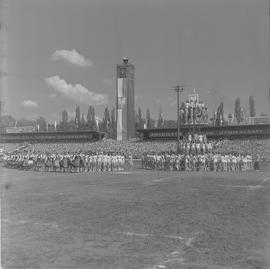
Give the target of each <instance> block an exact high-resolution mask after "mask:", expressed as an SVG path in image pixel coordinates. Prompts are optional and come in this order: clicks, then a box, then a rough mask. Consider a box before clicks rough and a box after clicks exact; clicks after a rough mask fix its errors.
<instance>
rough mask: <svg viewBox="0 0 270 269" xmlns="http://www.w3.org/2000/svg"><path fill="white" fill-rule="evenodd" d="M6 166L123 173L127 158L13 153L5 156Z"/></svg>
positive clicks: (40, 169)
mask: <svg viewBox="0 0 270 269" xmlns="http://www.w3.org/2000/svg"><path fill="white" fill-rule="evenodd" d="M3 161H4V166H6V167H9V168H17V169H23V170H34V171H40V172H63V173H66V172H90V171H91V172H104V171H122V170H124V165H125V156H123V155H121V154H112V153H102V152H101V153H64V154H57V153H56V154H50V153H35V152H23V153H11V154H5V155H4V156H3Z"/></svg>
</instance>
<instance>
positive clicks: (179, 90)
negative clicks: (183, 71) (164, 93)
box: [171, 85, 185, 153]
mask: <svg viewBox="0 0 270 269" xmlns="http://www.w3.org/2000/svg"><path fill="white" fill-rule="evenodd" d="M184 89H185V85H181V86H179V85H177V86H174V87H172V88H171V90H174V91H175V92H176V93H177V107H176V109H177V111H176V117H177V153H180V119H179V110H180V101H179V97H180V93H181V92H183V91H184Z"/></svg>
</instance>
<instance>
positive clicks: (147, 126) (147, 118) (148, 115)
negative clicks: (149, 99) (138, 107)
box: [146, 108, 151, 129]
mask: <svg viewBox="0 0 270 269" xmlns="http://www.w3.org/2000/svg"><path fill="white" fill-rule="evenodd" d="M150 125H151V116H150V110H149V108H147V110H146V128H147V129H148V128H151V127H150Z"/></svg>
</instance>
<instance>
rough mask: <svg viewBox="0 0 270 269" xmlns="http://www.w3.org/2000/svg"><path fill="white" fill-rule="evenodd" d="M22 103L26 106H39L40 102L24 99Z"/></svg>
mask: <svg viewBox="0 0 270 269" xmlns="http://www.w3.org/2000/svg"><path fill="white" fill-rule="evenodd" d="M22 105H23V106H25V107H38V103H37V102H35V101H32V100H23V101H22Z"/></svg>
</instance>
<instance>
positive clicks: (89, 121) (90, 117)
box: [86, 106, 93, 129]
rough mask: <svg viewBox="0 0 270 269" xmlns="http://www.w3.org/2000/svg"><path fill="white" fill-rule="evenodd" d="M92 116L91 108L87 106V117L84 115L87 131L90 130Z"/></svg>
mask: <svg viewBox="0 0 270 269" xmlns="http://www.w3.org/2000/svg"><path fill="white" fill-rule="evenodd" d="M92 114H93V107H92V106H89V108H88V111H87V115H86V125H87V129H90V128H91V122H92Z"/></svg>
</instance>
